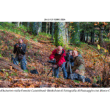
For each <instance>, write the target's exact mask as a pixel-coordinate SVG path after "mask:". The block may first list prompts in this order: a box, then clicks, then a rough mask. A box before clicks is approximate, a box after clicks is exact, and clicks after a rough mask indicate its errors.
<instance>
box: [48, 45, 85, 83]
mask: <svg viewBox="0 0 110 110" xmlns="http://www.w3.org/2000/svg"><path fill="white" fill-rule="evenodd" d="M49 58H50V60H56V64H55V65H53V72H54V76H55V77H57V78H58V77H59V67H61V68H62V70H63V76H64V78H65V79H72V80H80V81H82V82H85V79H86V78H85V76H84V74H85V63H84V59H83V57H82V56H81V54H79V52H78V51H77V50H73V51H72V50H69V51H68V52H67V53H66V52H65V50H64V49H63V48H62V47H61V46H58V47H57V49H55V50H53V51H52V54H51V55H50V57H49Z"/></svg>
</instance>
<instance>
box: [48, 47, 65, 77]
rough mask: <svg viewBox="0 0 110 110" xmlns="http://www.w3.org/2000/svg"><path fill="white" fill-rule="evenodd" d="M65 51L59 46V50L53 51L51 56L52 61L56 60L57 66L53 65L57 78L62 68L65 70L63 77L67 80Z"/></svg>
mask: <svg viewBox="0 0 110 110" xmlns="http://www.w3.org/2000/svg"><path fill="white" fill-rule="evenodd" d="M65 56H66V54H65V50H64V49H63V48H62V47H61V46H58V47H57V49H55V50H53V51H52V54H51V55H50V57H49V58H50V60H56V63H55V65H53V72H54V76H55V77H57V78H58V77H59V67H62V70H63V76H64V78H65V79H67V72H66V68H65V63H66V61H65Z"/></svg>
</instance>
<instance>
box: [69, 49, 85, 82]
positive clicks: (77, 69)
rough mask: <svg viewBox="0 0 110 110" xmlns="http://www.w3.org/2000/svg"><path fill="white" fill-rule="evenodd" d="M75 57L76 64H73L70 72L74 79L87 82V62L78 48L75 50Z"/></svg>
mask: <svg viewBox="0 0 110 110" xmlns="http://www.w3.org/2000/svg"><path fill="white" fill-rule="evenodd" d="M73 58H74V66H72V72H73V73H72V74H70V78H71V79H72V80H75V79H76V80H81V81H82V82H85V76H84V74H85V62H84V59H83V57H80V56H79V54H78V52H77V51H76V50H74V51H73Z"/></svg>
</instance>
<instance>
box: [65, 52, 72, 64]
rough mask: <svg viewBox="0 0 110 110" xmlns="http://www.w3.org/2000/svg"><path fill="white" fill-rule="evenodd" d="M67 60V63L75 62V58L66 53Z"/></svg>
mask: <svg viewBox="0 0 110 110" xmlns="http://www.w3.org/2000/svg"><path fill="white" fill-rule="evenodd" d="M65 60H66V62H67V61H70V62H73V61H74V60H73V56H72V55H69V53H66V56H65Z"/></svg>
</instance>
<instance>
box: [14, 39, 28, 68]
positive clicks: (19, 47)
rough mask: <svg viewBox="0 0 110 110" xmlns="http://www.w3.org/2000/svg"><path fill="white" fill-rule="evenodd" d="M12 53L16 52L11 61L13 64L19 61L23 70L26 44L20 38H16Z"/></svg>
mask: <svg viewBox="0 0 110 110" xmlns="http://www.w3.org/2000/svg"><path fill="white" fill-rule="evenodd" d="M13 53H14V54H16V57H15V59H13V63H14V64H15V65H18V63H19V62H20V65H21V68H22V69H23V70H26V64H27V61H26V58H25V53H26V44H24V43H23V40H22V39H19V40H18V43H16V44H15V45H14V51H13Z"/></svg>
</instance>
